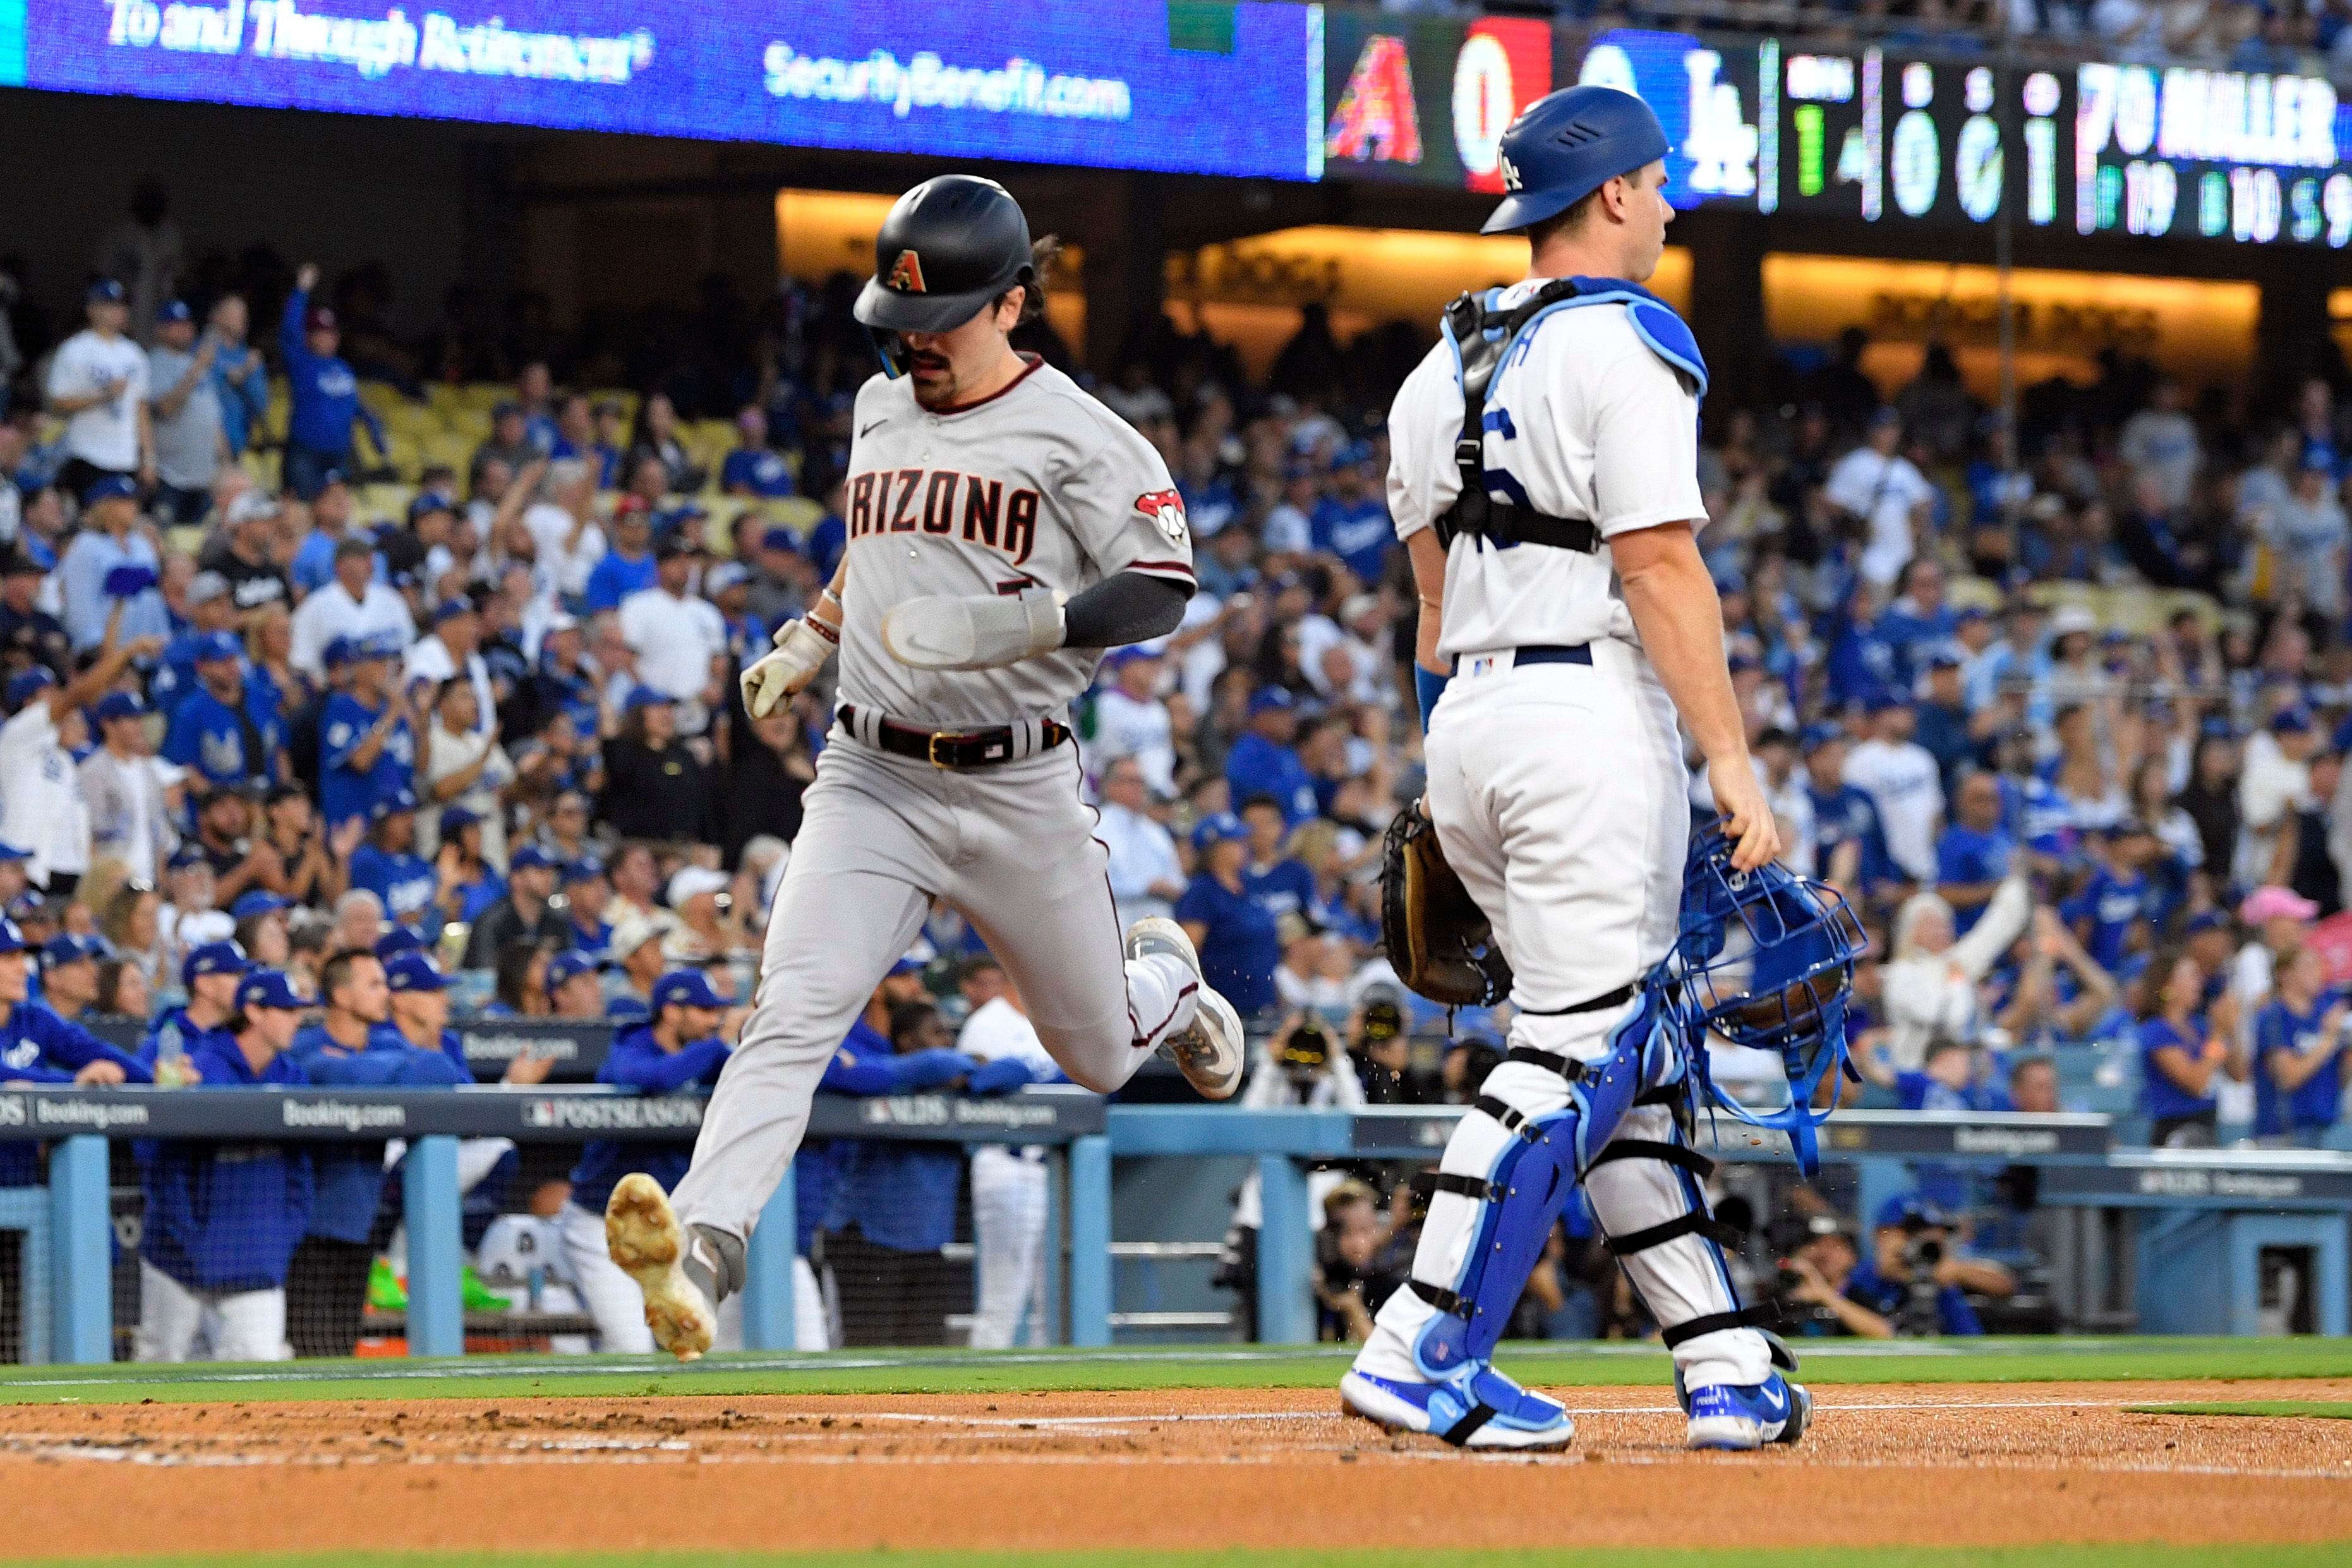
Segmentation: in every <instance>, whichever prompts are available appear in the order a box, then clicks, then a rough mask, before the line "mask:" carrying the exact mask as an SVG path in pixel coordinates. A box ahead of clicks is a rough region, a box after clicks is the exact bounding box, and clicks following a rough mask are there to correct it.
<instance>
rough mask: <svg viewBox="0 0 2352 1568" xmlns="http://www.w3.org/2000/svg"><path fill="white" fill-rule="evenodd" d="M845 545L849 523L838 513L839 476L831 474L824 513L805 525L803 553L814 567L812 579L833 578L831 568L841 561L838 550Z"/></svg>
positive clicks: (819, 580)
mask: <svg viewBox="0 0 2352 1568" xmlns="http://www.w3.org/2000/svg"><path fill="white" fill-rule="evenodd" d="M848 547H849V524H848V523H847V522H846V521H843V519H842V515H841V477H840V476H839V475H837V474H836V475H835V476H834V479H833V482H832V483H831V484H829V485H827V486H826V487H825V491H824V516H823V517H821V518H818V519H817V520H816V522H815V523H814V525H813V526H812V527H811V528H810V529H809V533H808V545H807V551H806V553H807V555H808V558H809V561H810V563H812V564H813V565H814V566H815V567H816V580H817V581H818V582H820V583H830V582H832V581H833V574H834V569H835V567H837V566H839V565H840V564H841V552H843V551H844V550H846V549H847V548H848Z"/></svg>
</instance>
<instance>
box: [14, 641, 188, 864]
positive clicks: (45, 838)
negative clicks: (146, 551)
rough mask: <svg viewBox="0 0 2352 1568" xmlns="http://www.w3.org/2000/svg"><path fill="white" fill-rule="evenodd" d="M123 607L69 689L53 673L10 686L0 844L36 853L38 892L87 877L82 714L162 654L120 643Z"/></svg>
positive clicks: (39, 671)
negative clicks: (74, 749) (134, 664)
mask: <svg viewBox="0 0 2352 1568" xmlns="http://www.w3.org/2000/svg"><path fill="white" fill-rule="evenodd" d="M122 604H123V601H121V600H117V601H115V609H114V616H113V618H112V619H111V620H110V622H109V623H108V625H107V628H106V640H105V641H104V642H103V643H102V644H100V647H99V654H98V658H95V659H93V660H92V661H91V662H90V665H89V668H87V669H85V670H83V671H82V672H81V673H80V674H79V675H77V676H75V677H74V678H73V679H72V680H70V681H68V683H67V684H66V685H64V686H63V687H60V686H58V684H57V677H56V676H54V675H52V674H51V673H50V672H49V669H48V667H47V665H35V666H34V667H33V668H30V669H26V670H20V671H18V672H17V673H16V675H13V676H11V677H9V679H8V686H7V693H6V695H7V701H8V708H9V716H8V719H7V721H6V722H5V723H0V841H5V842H6V843H9V844H13V845H16V846H17V847H19V848H24V849H29V850H31V851H32V858H31V859H30V860H28V861H26V866H25V874H26V876H27V877H29V878H30V879H32V881H33V882H34V884H35V885H36V886H37V887H41V888H47V887H48V886H49V885H50V879H51V878H52V877H68V876H69V877H77V878H78V877H79V876H80V875H81V874H82V873H83V872H85V871H87V870H89V807H88V806H86V805H83V804H82V795H81V788H80V780H79V777H78V776H77V775H76V773H75V772H74V762H73V756H72V753H71V752H70V751H69V750H68V742H72V743H73V744H76V745H79V743H81V742H82V741H83V740H85V739H86V738H87V736H86V731H84V729H83V725H82V717H81V710H83V709H84V708H85V707H87V706H89V704H90V703H91V702H94V701H96V700H98V698H99V696H100V694H101V693H103V692H105V691H106V690H108V689H110V688H111V687H112V686H113V685H114V683H115V682H116V681H118V680H120V679H122V672H123V670H124V669H126V668H129V666H130V664H131V660H132V659H134V658H152V657H153V656H154V655H155V654H157V653H160V652H161V651H163V638H162V637H134V638H132V639H131V641H129V642H121V641H118V639H117V633H118V631H119V630H120V627H121V621H122Z"/></svg>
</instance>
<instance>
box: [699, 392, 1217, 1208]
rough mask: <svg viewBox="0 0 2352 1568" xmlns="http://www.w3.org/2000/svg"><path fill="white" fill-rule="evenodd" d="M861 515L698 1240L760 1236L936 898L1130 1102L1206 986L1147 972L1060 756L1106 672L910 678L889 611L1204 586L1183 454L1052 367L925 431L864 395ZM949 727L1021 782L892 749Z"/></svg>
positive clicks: (1049, 1041)
mask: <svg viewBox="0 0 2352 1568" xmlns="http://www.w3.org/2000/svg"><path fill="white" fill-rule="evenodd" d="M855 431H856V436H855V439H854V441H853V444H852V446H851V447H850V473H849V479H848V482H847V485H846V487H845V494H846V510H847V514H848V515H847V520H846V521H847V522H848V525H849V540H848V552H849V553H848V563H849V568H848V579H847V582H846V584H845V587H844V591H843V594H842V610H843V616H842V637H841V666H840V674H841V679H840V699H841V701H842V703H843V704H844V707H845V710H852V711H854V712H855V714H856V721H855V722H854V723H845V722H837V723H835V726H834V729H833V733H832V738H831V742H830V743H829V744H828V745H827V746H826V748H825V750H824V754H823V756H822V757H820V758H819V760H818V763H817V774H816V782H815V783H814V784H811V785H810V786H809V790H808V794H807V796H806V799H805V803H804V804H805V807H806V815H805V817H804V819H803V824H802V826H801V832H800V837H798V838H797V839H796V840H795V841H794V842H793V858H792V863H791V866H790V868H789V869H787V870H786V872H785V874H784V880H783V883H782V887H781V888H780V889H778V891H777V894H776V903H775V909H774V911H773V913H772V915H771V917H770V919H769V922H768V935H767V942H766V948H765V951H764V952H763V954H762V957H761V979H760V988H759V994H758V995H757V997H756V998H755V1002H754V1006H753V1010H752V1015H751V1020H750V1021H749V1022H748V1023H747V1024H746V1025H745V1026H744V1030H743V1037H742V1041H741V1043H740V1045H739V1046H738V1047H737V1048H736V1051H735V1053H734V1055H733V1057H732V1058H730V1060H729V1062H728V1064H727V1069H726V1072H725V1073H724V1075H723V1076H722V1077H721V1078H720V1079H719V1088H718V1090H717V1092H716V1094H715V1095H714V1096H713V1097H712V1100H711V1102H710V1108H709V1113H708V1114H707V1115H706V1116H705V1118H704V1120H703V1124H702V1133H701V1136H700V1138H699V1139H698V1141H697V1142H696V1144H695V1151H694V1166H693V1169H692V1170H690V1171H689V1172H688V1173H687V1175H686V1177H685V1179H684V1180H682V1181H681V1182H680V1183H679V1184H678V1187H677V1192H676V1193H675V1194H672V1195H671V1202H672V1205H673V1207H674V1208H675V1209H676V1210H677V1216H678V1219H679V1220H680V1222H681V1223H683V1224H688V1225H695V1224H701V1225H711V1226H719V1228H721V1229H723V1230H727V1231H730V1232H732V1233H733V1234H735V1235H738V1236H748V1235H750V1234H751V1227H752V1226H753V1225H754V1224H755V1223H756V1222H757V1220H758V1218H759V1215H760V1211H761V1208H762V1207H763V1206H765V1205H766V1203H767V1201H768V1197H769V1194H771V1193H772V1192H773V1191H774V1190H775V1186H776V1184H777V1183H778V1181H780V1180H781V1179H782V1175H783V1172H784V1169H785V1166H786V1165H787V1163H789V1162H790V1161H791V1159H792V1157H793V1152H795V1151H796V1150H797V1149H798V1148H799V1146H800V1142H801V1136H802V1133H803V1131H805V1130H806V1128H807V1125H808V1111H809V1101H810V1098H811V1096H813V1095H814V1093H815V1091H816V1086H817V1080H818V1079H820V1078H821V1077H823V1075H824V1066H825V1063H826V1062H827V1061H828V1060H829V1059H831V1058H832V1056H833V1053H834V1050H835V1047H837V1046H839V1045H840V1043H841V1040H842V1037H843V1036H844V1035H845V1034H846V1033H847V1032H848V1028H849V1025H850V1021H851V1020H852V1019H853V1018H854V1017H855V1016H856V1015H857V1012H858V1010H859V1009H861V1008H862V1007H864V1006H865V1005H866V1001H867V998H868V997H869V996H871V994H873V990H874V987H875V985H876V984H877V983H878V982H879V980H880V978H881V976H882V975H883V973H885V972H886V971H887V969H888V968H889V967H890V965H891V963H893V962H894V961H896V960H897V959H898V956H899V955H900V954H901V953H903V952H906V951H907V948H908V944H909V943H911V942H913V940H914V938H915V935H916V933H917V932H918V931H919V930H920V929H921V926H922V923H923V919H924V915H925V913H926V912H927V910H928V908H929V902H930V900H932V899H933V898H934V897H944V898H946V899H947V900H948V901H949V902H950V903H951V904H953V905H954V906H955V907H956V908H957V909H958V910H961V911H962V912H963V914H964V916H965V917H966V918H967V919H969V920H970V921H971V923H972V925H973V926H974V927H975V928H976V929H977V930H978V931H980V933H981V935H982V938H983V939H984V940H985V941H986V942H987V943H988V946H989V950H990V951H991V952H993V953H994V954H995V955H996V957H997V958H998V959H1000V960H1001V961H1002V962H1003V964H1004V966H1005V971H1006V973H1008V974H1010V975H1011V976H1012V978H1013V983H1014V984H1016V985H1018V986H1019V987H1020V991H1021V995H1022V998H1023V1000H1024V1003H1025V1004H1026V1005H1027V1007H1028V1009H1029V1016H1030V1021H1031V1022H1032V1023H1033V1024H1034V1025H1035V1026H1036V1029H1037V1033H1038V1037H1040V1039H1042V1040H1043V1041H1044V1043H1045V1048H1046V1049H1047V1050H1048V1051H1049V1052H1051V1053H1052V1054H1053V1057H1054V1059H1055V1061H1057V1062H1059V1063H1060V1064H1061V1067H1062V1070H1063V1071H1065V1072H1066V1073H1067V1074H1069V1076H1070V1077H1071V1078H1072V1079H1074V1080H1076V1082H1078V1083H1081V1084H1084V1085H1086V1086H1087V1088H1089V1089H1098V1090H1102V1091H1105V1092H1108V1091H1109V1090H1111V1089H1117V1088H1118V1086H1119V1085H1121V1084H1123V1083H1125V1082H1126V1081H1127V1079H1129V1077H1131V1076H1132V1075H1133V1074H1134V1072H1135V1070H1136V1068H1139V1067H1140V1066H1141V1065H1142V1064H1143V1062H1144V1061H1145V1060H1146V1059H1147V1058H1149V1057H1150V1054H1151V1053H1152V1051H1153V1050H1154V1049H1156V1048H1157V1047H1159V1045H1160V1042H1161V1041H1162V1040H1164V1039H1165V1038H1166V1037H1168V1036H1170V1035H1171V1034H1174V1033H1177V1032H1180V1031H1181V1030H1184V1029H1186V1028H1189V1027H1190V1026H1192V1017H1193V1011H1194V1000H1193V999H1194V988H1195V985H1196V984H1197V982H1196V980H1195V977H1194V975H1193V973H1192V970H1191V969H1190V968H1188V967H1187V966H1186V965H1185V964H1184V963H1182V962H1181V960H1179V959H1176V958H1174V957H1171V956H1168V955H1165V954H1155V955H1152V956H1149V957H1145V958H1140V959H1135V960H1127V959H1125V958H1124V956H1123V952H1122V948H1121V945H1120V936H1121V933H1120V931H1119V929H1118V916H1117V914H1116V913H1115V912H1114V910H1113V909H1112V905H1111V894H1110V884H1109V881H1108V878H1107V877H1106V875H1105V868H1106V866H1107V864H1108V851H1106V850H1105V849H1104V847H1103V846H1102V845H1101V843H1100V842H1098V841H1097V839H1096V838H1095V837H1094V821H1095V816H1094V812H1093V809H1092V808H1091V807H1089V806H1088V805H1086V803H1085V801H1084V799H1083V797H1082V796H1081V795H1080V793H1079V787H1078V786H1079V776H1080V775H1079V764H1078V757H1077V748H1076V745H1075V744H1071V743H1067V742H1065V743H1064V744H1062V745H1059V746H1055V747H1052V748H1049V749H1043V750H1041V749H1039V742H1040V740H1041V738H1042V737H1043V735H1044V732H1045V725H1044V721H1045V720H1048V719H1051V720H1055V721H1062V720H1066V718H1067V716H1068V708H1069V703H1070V700H1071V699H1072V698H1074V697H1076V696H1077V695H1078V694H1079V693H1080V692H1082V691H1084V690H1085V689H1087V685H1088V683H1089V682H1091V681H1092V680H1093V679H1094V672H1095V666H1096V664H1097V661H1098V658H1099V654H1098V653H1097V651H1095V650H1086V649H1079V650H1064V651H1059V652H1055V653H1051V654H1046V655H1043V656H1041V657H1038V658H1029V659H1024V660H1022V661H1020V662H1018V663H1016V664H1011V665H1006V666H1003V667H1001V668H993V669H980V670H971V671H950V672H931V671H926V670H919V669H914V668H908V667H907V666H905V665H902V664H899V663H898V661H897V660H895V659H893V658H891V657H890V655H889V653H888V651H887V649H886V648H885V647H883V645H882V636H881V624H882V616H883V614H884V613H885V612H886V611H887V610H888V609H889V608H890V607H891V606H892V605H898V604H901V603H903V602H905V601H906V600H908V599H911V598H915V597H918V596H920V595H931V594H944V595H987V594H1015V593H1018V592H1020V591H1021V590H1022V589H1024V588H1026V587H1030V586H1032V585H1039V586H1043V587H1046V588H1050V589H1054V590H1055V591H1057V592H1059V593H1061V594H1063V595H1076V594H1077V593H1079V592H1080V591H1081V590H1083V589H1086V588H1088V587H1091V586H1092V585H1094V584H1096V583H1098V582H1100V581H1102V580H1103V579H1104V578H1106V577H1108V576H1111V575H1113V574H1117V573H1120V572H1143V573H1149V574H1153V575H1155V576H1161V577H1166V578H1170V579H1171V580H1174V581H1178V582H1181V583H1185V584H1190V583H1191V582H1192V541H1191V539H1190V537H1189V535H1188V534H1187V532H1186V530H1185V526H1184V513H1183V507H1182V504H1181V501H1179V500H1178V499H1177V496H1176V489H1175V485H1174V482H1173V481H1172V480H1171V479H1170V478H1169V475H1168V468H1167V466H1166V464H1164V463H1163V462H1162V461H1161V460H1160V454H1159V453H1158V451H1157V450H1155V449H1154V448H1153V447H1152V446H1151V444H1150V442H1148V441H1146V440H1145V439H1144V438H1143V437H1142V436H1140V435H1139V434H1138V433H1137V432H1136V431H1135V430H1134V429H1133V428H1132V427H1131V426H1129V425H1128V424H1126V422H1124V421H1123V420H1121V419H1119V418H1118V416H1116V415H1114V414H1112V413H1111V412H1110V410H1108V408H1105V407H1104V406H1103V405H1101V404H1099V403H1097V402H1096V401H1095V399H1093V398H1092V397H1090V396H1088V395H1087V394H1086V393H1085V392H1083V391H1081V390H1080V389H1079V388H1078V387H1077V386H1076V384H1074V383H1073V382H1071V380H1070V379H1069V378H1068V377H1067V376H1066V375H1064V374H1061V373H1060V372H1059V371H1056V370H1054V369H1053V368H1051V367H1050V366H1046V365H1044V364H1040V363H1032V364H1031V366H1030V367H1029V369H1028V371H1027V372H1026V373H1025V374H1023V375H1022V377H1021V378H1020V379H1019V380H1017V381H1015V382H1014V383H1013V384H1012V385H1011V386H1009V387H1007V388H1006V389H1005V390H1003V392H1000V393H998V394H997V395H995V396H993V397H990V398H987V399H984V400H982V401H981V402H977V403H974V404H971V405H966V406H963V407H960V408H953V409H943V410H929V409H925V408H923V407H922V406H920V405H919V404H917V403H916V401H915V397H914V391H913V387H912V385H911V384H909V383H908V382H906V381H903V380H900V381H891V380H886V379H885V378H883V377H881V376H876V377H875V378H874V379H872V380H871V381H868V382H867V383H866V385H865V386H864V387H863V388H862V389H861V390H860V391H859V393H858V395H857V407H856V426H855ZM883 719H887V720H888V721H892V722H895V723H898V724H904V725H908V726H911V727H915V728H919V729H926V730H970V729H978V728H993V727H996V726H1000V725H1009V726H1011V727H1013V730H1014V731H1015V734H1016V741H1015V743H1014V746H1013V751H1014V759H1013V760H1012V761H1008V762H1005V763H1000V764H998V765H996V766H993V767H988V768H982V769H975V770H971V771H967V772H951V771H948V770H945V769H941V768H935V767H932V766H930V765H929V764H928V763H922V762H917V761H913V760H911V759H909V758H906V757H902V756H898V755H895V754H892V753H889V752H883V751H881V750H879V749H877V747H876V746H875V745H874V744H873V743H872V742H873V738H874V733H875V731H874V728H873V726H874V725H875V724H876V722H877V721H879V720H883Z"/></svg>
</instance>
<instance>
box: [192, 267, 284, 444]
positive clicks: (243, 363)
mask: <svg viewBox="0 0 2352 1568" xmlns="http://www.w3.org/2000/svg"><path fill="white" fill-rule="evenodd" d="M206 321H207V323H208V330H209V331H211V333H212V339H213V343H214V349H213V369H212V377H213V389H214V392H215V395H217V396H218V397H219V399H220V410H221V439H222V440H224V441H226V442H227V443H228V453H229V456H230V457H232V458H241V457H243V456H245V449H246V448H247V447H249V446H251V445H252V444H253V437H255V435H256V434H257V433H258V432H259V431H260V429H261V424H262V421H263V420H264V419H266V418H267V417H268V415H269V366H268V364H267V363H264V362H263V360H262V357H261V351H260V350H259V349H257V348H255V347H254V346H253V345H252V344H251V343H249V342H247V341H246V339H247V333H248V332H249V331H250V330H251V328H252V315H251V313H250V312H249V311H248V310H247V308H246V303H245V297H244V296H243V295H241V294H224V295H222V296H221V297H220V298H219V299H217V300H214V301H213V308H212V312H211V314H210V315H209V316H208V317H207V318H206Z"/></svg>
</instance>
